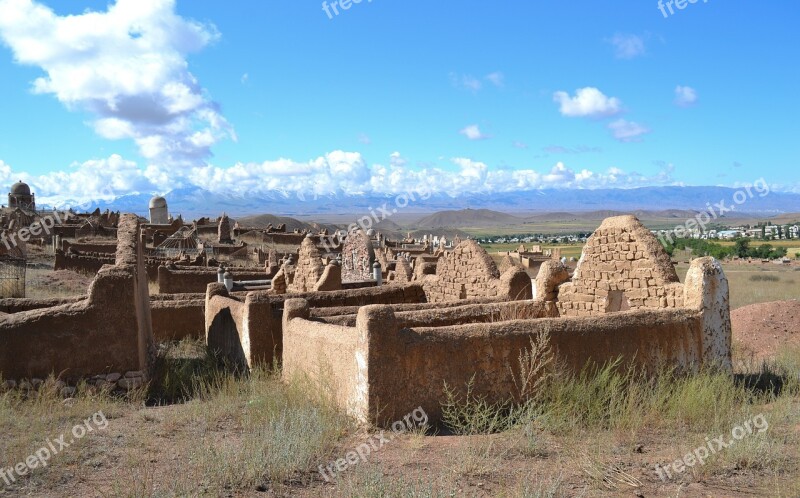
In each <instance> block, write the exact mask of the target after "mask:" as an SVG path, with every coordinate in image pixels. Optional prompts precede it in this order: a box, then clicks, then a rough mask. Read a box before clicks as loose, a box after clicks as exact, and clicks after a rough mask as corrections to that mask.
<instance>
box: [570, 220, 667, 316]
mask: <svg viewBox="0 0 800 498" xmlns="http://www.w3.org/2000/svg"><path fill="white" fill-rule="evenodd" d="M682 305H683V285H681V284H680V283H679V280H678V275H677V274H676V273H675V269H674V268H673V266H672V262H671V261H670V258H669V255H667V253H666V252H665V251H664V249H663V247H662V246H661V244H660V243H659V242H658V240H657V239H656V238H655V236H654V235H653V234H652V233H651V232H650V230H648V229H647V228H645V227H644V225H642V224H641V222H639V220H638V219H636V218H635V217H633V216H619V217H615V218H608V219H606V220H605V221H604V222H603V224H602V225H601V226H600V228H598V229H597V231H595V232H594V234H592V236H591V237H589V240H588V241H587V243H586V246H585V247H584V249H583V254H582V256H581V260H580V262H579V263H578V267H577V269H576V270H575V273H574V275H573V278H572V281H571V282H570V283H566V284H564V285H562V286H561V287H560V288H559V291H558V306H559V309H560V311H561V313H562V315H571V316H590V315H599V314H603V313H609V312H616V311H627V310H629V309H630V310H638V309H660V308H676V307H681V306H682Z"/></svg>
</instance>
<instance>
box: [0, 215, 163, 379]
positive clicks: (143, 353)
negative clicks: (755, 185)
mask: <svg viewBox="0 0 800 498" xmlns="http://www.w3.org/2000/svg"><path fill="white" fill-rule="evenodd" d="M118 237H119V239H118V244H117V251H116V257H115V264H114V265H106V266H104V267H103V268H102V269H101V270H100V272H99V273H98V274H97V276H96V277H95V279H94V280H93V282H92V284H91V286H90V287H89V292H88V296H87V297H86V299H83V300H80V301H77V302H74V303H68V304H62V305H58V306H53V307H47V308H39V309H33V310H30V311H22V312H19V313H14V314H11V315H5V316H2V317H0V344H2V345H3V347H2V348H0V372H1V373H2V375H3V376H4V377H6V378H21V377H39V378H44V377H46V376H47V375H49V374H51V373H53V374H55V375H60V376H61V377H62V378H65V379H74V378H79V377H83V376H87V375H93V374H98V373H104V372H111V371H122V372H125V371H144V372H147V371H149V370H150V368H151V366H152V362H153V360H154V354H155V350H154V346H153V332H152V321H151V316H150V300H149V298H148V288H147V277H146V272H145V269H144V263H143V257H142V243H141V240H140V233H139V221H138V218H137V217H136V216H135V215H124V216H122V218H121V220H120V222H119V230H118Z"/></svg>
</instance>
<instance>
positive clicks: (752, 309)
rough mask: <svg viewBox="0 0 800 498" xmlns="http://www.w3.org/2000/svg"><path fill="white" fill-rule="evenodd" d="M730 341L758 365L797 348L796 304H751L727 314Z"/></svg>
mask: <svg viewBox="0 0 800 498" xmlns="http://www.w3.org/2000/svg"><path fill="white" fill-rule="evenodd" d="M731 322H732V325H733V339H734V341H735V342H738V343H739V344H741V346H742V348H743V349H744V351H745V352H746V353H748V354H752V355H753V357H754V359H755V360H756V361H758V362H761V361H763V360H766V359H769V358H773V357H776V356H778V354H780V353H781V352H783V351H786V350H787V349H791V348H797V347H800V301H798V300H797V299H793V300H791V301H778V302H772V303H760V304H751V305H749V306H743V307H741V308H738V309H735V310H733V311H732V312H731Z"/></svg>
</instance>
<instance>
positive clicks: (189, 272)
mask: <svg viewBox="0 0 800 498" xmlns="http://www.w3.org/2000/svg"><path fill="white" fill-rule="evenodd" d="M231 273H233V278H234V280H237V281H242V280H264V279H266V278H267V273H266V272H265V271H264V270H246V269H237V268H234V269H232V270H231ZM216 281H217V268H206V267H192V266H188V267H183V268H181V267H178V269H170V268H168V267H166V266H159V267H158V292H159V294H191V293H202V292H205V290H206V287H207V286H208V284H210V283H214V282H216Z"/></svg>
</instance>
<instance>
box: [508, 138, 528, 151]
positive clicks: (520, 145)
mask: <svg viewBox="0 0 800 498" xmlns="http://www.w3.org/2000/svg"><path fill="white" fill-rule="evenodd" d="M511 145H512V146H514V148H515V149H527V148H528V144H526V143H525V142H522V141H520V140H514V141H513V142H511Z"/></svg>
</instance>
